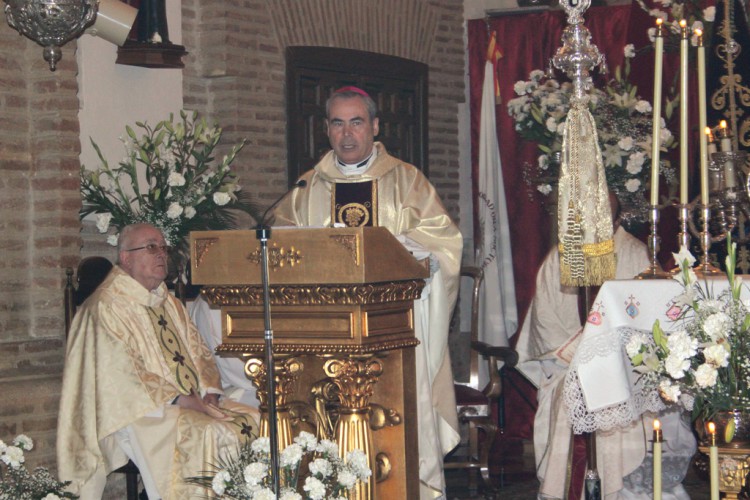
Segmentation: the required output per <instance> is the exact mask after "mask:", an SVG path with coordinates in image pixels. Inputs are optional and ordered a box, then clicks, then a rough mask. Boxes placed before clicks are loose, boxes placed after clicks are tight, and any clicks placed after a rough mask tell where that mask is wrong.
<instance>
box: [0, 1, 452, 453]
mask: <svg viewBox="0 0 750 500" xmlns="http://www.w3.org/2000/svg"><path fill="white" fill-rule="evenodd" d="M334 21H335V23H334ZM334 28H335V29H334ZM183 43H184V45H185V46H186V47H187V49H188V51H189V52H190V55H189V56H188V57H187V58H186V61H185V62H186V68H185V70H184V75H185V81H184V95H185V107H186V108H190V109H196V110H198V111H200V112H201V113H203V114H205V115H206V116H207V117H208V118H209V119H211V120H215V121H217V122H218V123H220V124H221V125H222V126H223V127H224V129H225V134H226V143H227V144H230V143H234V142H237V141H238V140H240V139H241V138H246V139H248V146H247V147H246V148H245V150H244V151H243V152H242V153H241V156H240V157H239V159H238V161H237V163H236V164H237V166H238V169H239V172H240V175H241V180H242V184H243V185H244V186H245V189H247V190H249V191H250V192H251V193H252V194H253V195H255V197H256V199H258V200H259V201H261V202H263V203H269V202H270V201H271V200H273V199H275V198H276V196H278V195H279V194H280V193H282V192H283V191H284V189H285V187H286V182H287V179H286V143H285V127H286V124H285V119H284V114H285V108H284V88H283V82H284V59H283V54H284V49H285V47H286V46H287V45H289V44H294V45H326V46H337V47H345V48H353V49H359V50H367V51H373V52H382V53H386V54H391V55H396V56H401V57H407V58H410V59H414V60H417V61H419V62H423V63H426V64H428V65H429V67H430V80H429V91H430V95H429V109H430V115H429V143H430V151H429V156H430V161H431V163H430V174H431V179H432V181H433V183H434V184H435V185H436V186H437V188H438V191H439V192H440V194H441V196H442V197H443V200H444V201H445V203H446V205H447V207H448V209H449V211H450V212H451V213H452V214H453V215H454V216H455V217H457V216H458V138H457V134H458V124H457V106H458V104H459V103H461V102H462V101H463V71H464V66H463V64H464V63H463V42H462V19H461V7H460V3H459V2H456V1H455V0H431V1H423V0H381V1H379V2H372V1H371V0H347V1H345V2H343V1H340V0H305V1H304V2H302V1H299V0H246V1H242V0H231V1H226V0H222V1H219V0H185V1H184V2H183ZM41 50H42V49H41V48H40V47H39V46H38V45H36V44H35V43H33V42H31V41H28V40H26V39H25V38H22V37H20V36H19V35H18V34H17V33H16V32H15V31H14V30H12V29H11V28H9V27H8V26H3V27H2V28H0V63H2V64H0V111H2V117H3V120H2V121H0V132H1V133H0V228H2V237H1V238H0V249H1V251H2V252H1V253H0V255H1V256H2V258H1V259H0V285H1V286H0V386H1V387H2V391H1V392H2V400H1V401H2V402H1V403H0V440H4V441H8V440H10V439H12V438H13V437H14V436H15V435H16V434H18V433H27V434H29V435H30V436H31V437H32V438H33V439H34V440H35V441H36V442H37V445H38V448H37V449H36V450H34V451H33V452H32V453H31V454H30V455H29V457H28V458H29V461H30V465H32V466H34V465H37V464H45V465H48V466H54V440H55V426H56V416H57V405H58V400H59V391H60V382H61V373H62V361H63V355H64V332H63V309H62V293H61V290H62V286H63V280H64V277H65V272H64V269H65V267H67V266H71V265H75V263H76V262H77V261H78V259H79V258H80V256H81V241H82V235H83V237H84V239H85V240H86V242H87V243H86V250H85V253H87V254H90V253H101V252H100V251H101V250H105V249H107V248H108V247H106V246H105V244H103V243H102V242H101V241H99V240H100V236H99V235H97V234H96V233H95V230H94V229H92V228H91V227H88V226H87V227H86V228H84V231H83V233H81V231H80V229H81V226H80V223H79V222H78V217H77V213H78V209H79V208H80V197H79V191H78V190H79V183H78V168H79V165H78V155H79V149H80V144H79V137H78V136H79V128H78V121H77V111H78V101H77V92H78V89H77V88H76V78H75V76H76V71H77V68H76V66H75V59H74V50H75V43H70V44H67V45H66V46H65V47H64V56H63V60H62V61H61V62H60V64H59V66H58V70H57V71H56V72H55V73H51V72H50V71H49V69H48V68H47V65H46V63H45V62H44V61H43V60H42V57H41ZM120 132H121V131H120V130H119V129H118V130H117V131H116V133H120Z"/></svg>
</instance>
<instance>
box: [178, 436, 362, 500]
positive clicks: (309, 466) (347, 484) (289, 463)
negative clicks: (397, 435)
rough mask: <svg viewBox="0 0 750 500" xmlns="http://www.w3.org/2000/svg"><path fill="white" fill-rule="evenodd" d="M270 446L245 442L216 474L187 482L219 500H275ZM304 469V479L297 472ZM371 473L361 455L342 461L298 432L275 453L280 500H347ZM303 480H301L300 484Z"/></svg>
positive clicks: (333, 448) (332, 448) (330, 445)
mask: <svg viewBox="0 0 750 500" xmlns="http://www.w3.org/2000/svg"><path fill="white" fill-rule="evenodd" d="M270 451H271V450H270V441H269V439H268V438H267V437H262V438H258V439H255V440H254V441H252V443H246V444H245V445H243V446H242V448H241V449H240V450H239V453H238V454H237V456H235V457H230V458H228V459H224V460H222V461H221V462H220V463H219V464H218V465H217V466H216V469H217V470H216V472H214V473H211V474H208V475H206V476H201V477H196V478H191V479H190V482H192V483H195V484H199V485H201V486H203V487H205V488H207V489H211V490H212V491H213V493H214V494H216V495H218V497H219V498H231V499H239V500H251V499H252V500H275V499H276V495H275V494H274V492H273V484H272V482H271V458H270ZM305 469H306V471H307V474H304V473H301V471H303V472H304V470H305ZM371 474H372V472H371V471H370V469H369V467H368V466H367V457H366V456H365V454H364V452H362V451H361V450H353V451H350V452H348V453H347V455H346V457H345V458H344V459H342V458H341V457H340V456H339V447H338V445H337V444H336V443H335V442H333V441H330V440H327V439H322V440H320V441H318V439H317V438H316V437H315V436H314V435H312V434H310V433H309V432H305V431H302V432H301V433H300V434H299V435H298V436H297V437H296V438H294V443H292V444H291V445H289V446H287V447H286V448H284V449H283V450H282V451H281V453H280V454H279V483H280V491H279V496H278V498H279V499H280V500H302V499H303V498H304V499H310V500H323V499H330V500H345V499H346V498H348V492H349V491H350V490H351V489H352V488H354V487H355V486H356V485H357V483H359V482H363V483H366V482H367V481H369V479H370V476H371ZM303 476H304V481H301V480H302V479H303Z"/></svg>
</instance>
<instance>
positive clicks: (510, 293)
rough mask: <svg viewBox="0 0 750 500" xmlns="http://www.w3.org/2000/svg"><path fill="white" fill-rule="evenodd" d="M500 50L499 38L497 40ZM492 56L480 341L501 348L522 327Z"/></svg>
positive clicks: (485, 111)
mask: <svg viewBox="0 0 750 500" xmlns="http://www.w3.org/2000/svg"><path fill="white" fill-rule="evenodd" d="M491 45H492V46H494V36H493V40H492V42H491ZM494 60H496V59H495V57H494V56H491V58H490V60H488V61H487V62H486V63H485V69H484V87H483V90H482V114H481V120H480V129H479V130H480V131H479V182H478V187H479V195H478V196H479V199H478V216H479V225H480V228H479V230H480V232H481V233H480V238H479V242H480V243H479V245H478V247H477V250H476V253H477V263H478V265H480V266H481V267H482V269H483V271H484V286H483V287H482V293H481V297H480V315H479V318H480V319H479V340H481V341H482V342H486V343H488V344H491V345H496V346H507V345H508V338H509V337H511V336H512V335H513V334H514V333H515V331H516V329H517V328H518V311H517V309H516V292H515V284H514V279H513V259H512V255H511V245H510V228H509V226H508V209H507V206H506V203H505V188H504V185H503V175H502V166H501V163H500V148H499V146H498V143H497V127H496V122H495V119H496V118H495V66H494V64H493V61H494ZM480 367H481V371H480V385H479V387H483V386H484V384H485V383H486V382H487V380H488V374H487V371H486V365H485V364H480Z"/></svg>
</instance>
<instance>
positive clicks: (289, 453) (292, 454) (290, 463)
mask: <svg viewBox="0 0 750 500" xmlns="http://www.w3.org/2000/svg"><path fill="white" fill-rule="evenodd" d="M302 451H303V450H302V446H300V445H299V444H297V443H293V444H290V445H289V446H287V447H286V448H284V450H283V451H282V452H281V456H280V457H279V463H280V464H281V466H282V467H296V466H297V464H298V463H299V461H300V460H302Z"/></svg>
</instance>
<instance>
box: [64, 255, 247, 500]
mask: <svg viewBox="0 0 750 500" xmlns="http://www.w3.org/2000/svg"><path fill="white" fill-rule="evenodd" d="M155 326H158V327H159V329H157V328H155ZM178 380H179V381H180V382H178ZM191 388H192V389H194V390H197V391H199V392H200V394H201V395H204V394H205V393H206V392H213V393H218V394H221V384H220V380H219V373H218V370H217V368H216V364H215V362H214V360H213V354H212V353H211V351H210V350H209V349H208V348H207V347H206V345H205V343H204V342H203V340H202V339H201V338H200V335H199V334H198V332H197V330H196V329H195V327H194V325H193V324H192V322H191V321H190V319H189V317H188V314H187V311H186V310H185V307H184V306H183V305H182V303H181V302H180V301H179V300H177V299H176V298H174V297H173V296H172V295H170V294H169V293H168V290H167V288H166V286H165V285H164V284H162V285H160V286H159V288H157V289H156V290H154V291H153V292H149V291H148V290H146V289H145V288H144V287H143V286H142V285H140V284H139V283H138V282H137V281H135V280H134V279H133V278H131V277H130V276H129V275H128V274H127V273H125V272H124V271H123V270H122V269H120V268H119V267H117V266H115V268H114V269H113V270H112V272H111V273H110V274H109V275H108V276H107V278H106V279H105V280H104V282H103V283H102V285H100V287H99V288H98V289H97V290H96V292H94V294H93V295H92V296H91V297H90V298H89V299H88V300H87V301H86V302H85V303H84V304H83V306H81V308H80V309H79V310H78V312H77V314H76V316H75V318H74V319H73V324H72V325H71V329H70V338H69V339H68V348H67V354H66V362H65V371H64V375H63V388H62V395H61V398H60V414H59V420H58V433H57V454H58V467H59V475H60V477H61V478H63V480H70V481H72V482H73V484H72V485H71V487H72V489H73V490H74V491H78V490H80V489H81V488H83V491H90V490H91V489H92V488H93V490H96V489H97V488H98V487H99V486H98V485H101V487H103V484H104V481H105V478H106V475H107V474H108V473H109V472H110V471H112V470H114V469H116V468H118V467H120V466H121V465H124V464H125V462H127V457H126V456H125V454H124V453H123V451H122V450H121V448H120V447H119V445H118V437H117V436H116V434H115V433H116V432H117V431H119V430H122V429H124V428H128V429H130V430H131V431H132V435H134V436H135V439H136V440H137V441H138V444H139V446H140V448H141V450H142V452H143V456H144V459H145V462H146V463H144V464H138V465H139V467H148V469H149V470H150V472H151V475H152V476H153V477H154V479H155V481H156V483H157V487H158V489H159V493H160V495H161V497H162V498H163V499H164V500H168V499H170V500H171V499H182V498H185V499H187V498H195V497H196V496H198V495H205V494H206V490H203V489H200V488H196V487H194V486H189V485H187V484H185V483H184V478H185V477H190V476H196V475H199V474H200V472H201V471H204V470H206V469H207V464H210V463H216V457H217V454H218V453H219V452H221V451H222V450H224V449H227V450H234V449H236V446H237V444H238V442H239V439H240V436H241V435H242V434H243V431H244V433H247V431H248V429H247V424H248V420H247V418H246V415H242V417H238V418H236V419H235V421H231V422H221V421H218V420H214V419H212V418H211V417H208V416H207V415H204V414H202V413H199V412H196V411H190V410H183V409H181V408H179V407H177V406H174V405H171V404H170V403H171V402H172V401H173V400H174V399H175V397H176V396H178V395H180V394H188V393H189V392H190V389H191ZM222 403H223V402H222ZM233 409H234V410H239V411H241V412H242V413H243V414H247V413H248V412H250V413H252V412H253V410H251V409H249V408H247V407H244V406H241V405H236V406H234V407H233ZM232 415H237V414H236V413H232ZM243 423H244V424H245V426H243ZM251 425H252V427H253V428H254V431H255V430H257V427H256V426H255V423H254V422H253V423H252V424H251ZM92 484H93V485H97V486H96V487H92V486H91V485H92ZM82 498H83V497H82ZM92 498H93V497H92Z"/></svg>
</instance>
